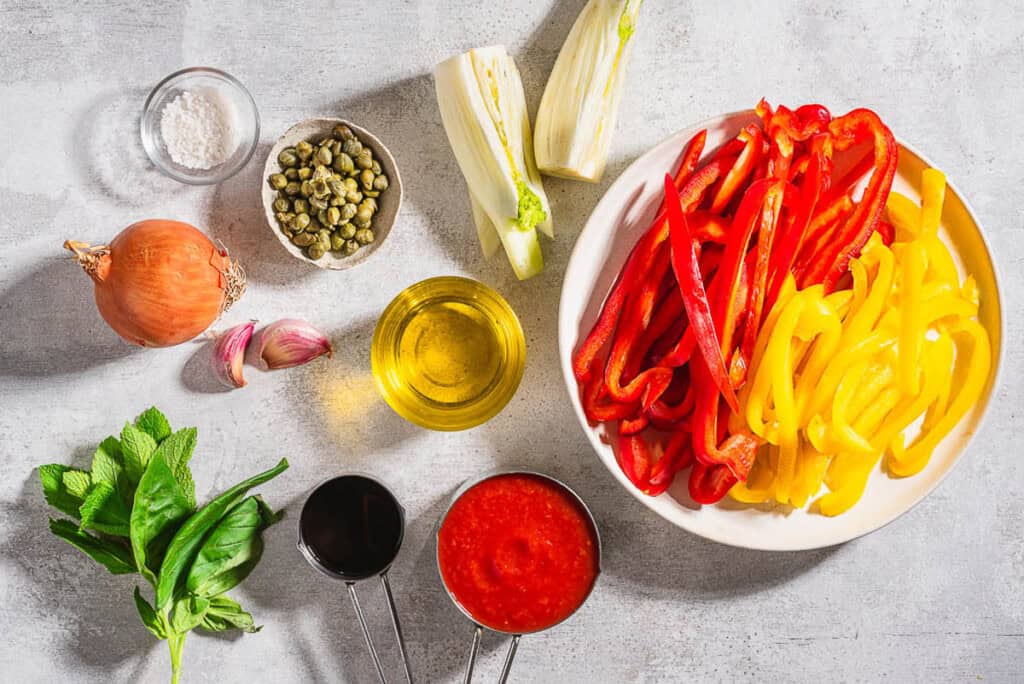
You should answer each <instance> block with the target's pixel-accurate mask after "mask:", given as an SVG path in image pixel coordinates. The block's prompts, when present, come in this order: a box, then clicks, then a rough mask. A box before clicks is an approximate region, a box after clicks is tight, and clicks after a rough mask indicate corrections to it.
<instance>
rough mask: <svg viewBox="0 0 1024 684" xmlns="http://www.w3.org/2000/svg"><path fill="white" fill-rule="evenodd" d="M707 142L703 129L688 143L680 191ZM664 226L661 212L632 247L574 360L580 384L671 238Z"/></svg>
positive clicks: (677, 181) (679, 179) (681, 167)
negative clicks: (668, 237)
mask: <svg viewBox="0 0 1024 684" xmlns="http://www.w3.org/2000/svg"><path fill="white" fill-rule="evenodd" d="M706 139H707V131H706V130H702V131H699V132H698V133H697V134H696V135H694V136H693V137H692V138H691V139H690V141H689V142H688V143H687V144H686V150H685V151H684V152H683V158H682V161H681V162H680V164H679V169H678V171H677V172H676V178H675V185H676V187H677V188H679V189H680V190H682V189H683V186H684V185H685V184H686V183H687V181H689V179H690V176H692V175H693V171H694V169H696V168H697V163H698V162H699V161H700V156H701V154H702V153H703V151H704V142H705V140H706ZM662 224H664V215H663V213H659V216H658V218H656V219H655V222H654V224H653V226H652V228H650V229H649V230H648V231H647V233H645V234H644V235H643V237H641V239H640V241H639V242H638V243H637V244H636V246H635V247H634V248H633V251H632V252H631V253H630V255H629V258H628V259H627V261H626V265H625V267H624V268H623V270H622V274H621V275H620V276H619V279H618V281H617V282H616V283H615V286H614V287H613V288H612V291H611V293H610V294H609V295H608V298H607V299H606V300H605V303H604V307H603V308H602V309H601V314H600V315H599V316H598V319H597V322H596V323H595V324H594V327H593V329H592V330H591V331H590V334H589V335H587V337H586V339H585V340H584V341H583V344H581V345H580V347H579V349H578V350H577V351H576V355H575V356H574V357H573V375H575V376H576V380H577V382H585V381H586V379H587V377H588V374H589V373H590V371H591V368H592V367H593V363H592V362H593V360H594V359H595V358H596V357H597V355H598V353H599V352H600V351H601V349H602V348H603V347H604V345H605V344H606V343H607V342H608V340H610V339H611V337H612V335H613V334H614V332H615V326H616V325H617V323H618V319H619V313H620V312H621V311H622V307H623V305H624V304H625V302H626V297H627V296H628V295H629V293H630V292H631V291H632V290H633V289H634V288H635V287H636V284H637V282H638V281H639V279H640V278H641V277H642V274H644V273H646V272H647V270H648V269H649V268H650V264H651V262H652V261H653V259H654V253H655V251H656V250H657V247H658V246H659V245H660V244H661V242H664V240H665V238H666V237H667V236H668V226H667V224H666V225H664V226H663V225H662ZM662 228H664V231H662V230H661V229H662Z"/></svg>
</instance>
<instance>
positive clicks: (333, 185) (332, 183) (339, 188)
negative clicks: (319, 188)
mask: <svg viewBox="0 0 1024 684" xmlns="http://www.w3.org/2000/svg"><path fill="white" fill-rule="evenodd" d="M327 187H328V188H330V189H331V192H332V193H333V194H334V196H335V197H344V196H345V192H346V191H347V190H348V188H346V187H345V184H344V183H342V182H341V181H340V180H329V181H327Z"/></svg>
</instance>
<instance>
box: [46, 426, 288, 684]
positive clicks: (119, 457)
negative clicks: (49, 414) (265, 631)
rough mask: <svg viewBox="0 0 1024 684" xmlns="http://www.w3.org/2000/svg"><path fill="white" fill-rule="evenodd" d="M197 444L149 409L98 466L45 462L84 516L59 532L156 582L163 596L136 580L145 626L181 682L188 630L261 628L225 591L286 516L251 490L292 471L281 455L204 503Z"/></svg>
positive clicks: (49, 493) (62, 499) (60, 503)
mask: <svg viewBox="0 0 1024 684" xmlns="http://www.w3.org/2000/svg"><path fill="white" fill-rule="evenodd" d="M195 445H196V429H195V428H184V429H182V430H178V431H177V432H173V431H172V430H171V426H170V424H169V423H168V422H167V418H166V417H165V416H164V415H163V414H162V413H161V412H160V411H158V410H157V409H155V408H150V409H148V410H146V411H145V412H143V413H142V415H140V416H139V417H138V418H136V420H135V422H134V423H127V424H126V425H125V426H124V429H123V430H122V431H121V436H120V439H118V438H115V437H107V438H106V439H105V440H103V442H101V443H100V445H99V446H98V447H97V448H96V452H95V454H93V459H92V465H91V468H90V470H77V469H74V468H69V467H67V466H65V465H61V464H57V463H51V464H48V465H44V466H40V467H39V479H40V481H41V482H42V486H43V495H44V496H45V497H46V501H47V502H48V503H49V504H50V505H51V506H53V507H54V508H56V509H57V510H59V511H60V512H62V513H64V514H65V515H68V516H70V517H71V518H73V519H74V520H75V521H77V522H73V521H72V520H67V519H51V520H50V531H51V532H53V533H54V534H55V535H56V536H58V537H60V538H61V539H63V540H64V541H66V542H68V543H69V544H71V545H72V546H74V547H75V548H77V549H79V550H80V551H82V552H83V553H85V554H86V555H88V556H89V557H90V558H92V559H93V560H94V561H96V562H97V563H99V564H101V565H102V566H104V567H105V568H106V569H107V570H109V571H110V572H111V573H113V574H115V575H125V574H132V573H138V574H139V575H141V576H142V577H143V578H145V580H146V581H147V582H149V584H150V585H151V586H152V588H153V592H154V597H155V600H154V602H153V603H150V602H149V601H147V600H146V599H145V598H144V597H143V595H142V592H141V591H140V589H139V587H138V586H136V587H135V605H136V607H137V608H138V611H139V616H140V617H141V618H142V623H143V625H145V627H146V629H148V630H149V631H150V632H151V633H152V634H153V636H155V637H156V638H158V639H166V640H167V642H168V645H169V647H170V652H171V682H172V683H176V682H177V681H178V677H179V675H180V672H181V653H182V648H183V646H184V643H185V635H186V634H187V633H188V632H189V631H191V630H193V629H195V628H197V627H198V628H199V629H204V630H207V631H210V632H223V631H228V630H233V629H238V630H242V631H244V632H258V631H259V630H260V627H258V626H256V624H255V623H254V622H253V619H252V615H250V614H249V613H248V612H246V611H245V610H243V609H242V607H241V606H240V605H239V604H238V603H237V602H235V601H234V600H232V599H230V598H228V597H227V596H225V595H224V594H225V592H227V591H229V590H230V589H233V588H234V587H236V586H237V585H238V584H239V583H240V582H242V581H243V580H244V579H245V578H246V577H248V576H249V573H250V572H252V570H253V568H255V567H256V564H257V563H259V560H260V557H261V556H262V554H263V539H262V532H263V530H265V529H267V528H268V527H270V526H271V525H273V524H274V523H275V522H277V521H278V520H279V519H280V517H281V516H280V514H279V513H275V512H274V511H273V510H272V509H271V508H270V507H269V506H268V505H267V504H266V503H264V501H263V499H262V498H260V497H259V496H247V495H248V493H249V490H250V489H252V488H253V487H256V486H258V485H261V484H263V483H265V482H268V481H269V480H271V479H273V478H274V477H277V476H278V475H279V474H281V473H282V472H284V471H285V470H286V469H287V468H288V461H287V460H286V459H281V461H280V462H279V463H278V464H277V465H276V466H274V467H273V468H271V469H270V470H267V471H265V472H263V473H260V474H258V475H255V476H253V477H251V478H249V479H247V480H245V481H243V482H240V483H239V484H237V485H235V486H234V487H231V488H230V489H228V490H227V491H225V492H224V493H223V494H221V495H220V496H218V497H216V498H214V499H213V500H212V501H210V502H209V503H208V504H206V505H205V506H203V507H201V508H199V509H198V510H197V509H196V501H195V484H194V483H193V481H192V472H191V470H190V469H189V466H188V462H189V459H191V458H192V452H193V450H194V449H195Z"/></svg>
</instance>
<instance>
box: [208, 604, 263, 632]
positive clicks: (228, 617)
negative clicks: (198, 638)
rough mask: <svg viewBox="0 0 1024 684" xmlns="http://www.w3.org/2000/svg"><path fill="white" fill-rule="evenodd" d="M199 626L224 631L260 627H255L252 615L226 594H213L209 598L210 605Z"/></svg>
mask: <svg viewBox="0 0 1024 684" xmlns="http://www.w3.org/2000/svg"><path fill="white" fill-rule="evenodd" d="M199 626H200V627H202V628H203V629H205V630H207V631H208V632H226V631H228V630H230V629H240V630H242V631H243V632H250V633H254V632H258V631H260V630H261V629H263V628H262V627H257V626H256V624H255V623H254V622H253V620H252V615H250V614H249V613H247V612H245V611H244V610H242V606H240V605H238V604H237V603H235V602H234V601H232V600H231V599H229V598H228V597H227V596H214V597H213V598H212V599H210V607H209V609H208V610H207V611H206V615H204V616H203V621H202V622H200V623H199Z"/></svg>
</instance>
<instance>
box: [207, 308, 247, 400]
mask: <svg viewBox="0 0 1024 684" xmlns="http://www.w3.org/2000/svg"><path fill="white" fill-rule="evenodd" d="M255 329H256V321H249V322H248V323H242V324H241V325H236V326H235V327H233V328H231V329H230V330H227V331H225V332H223V333H221V334H220V335H218V336H217V339H216V341H215V342H214V343H213V357H212V359H211V369H212V370H213V375H214V377H216V378H217V380H218V381H219V382H220V383H221V384H222V385H224V386H225V387H231V388H234V387H245V378H243V377H242V362H243V361H244V360H245V348H246V347H248V346H249V340H251V339H252V333H253V330H255Z"/></svg>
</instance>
